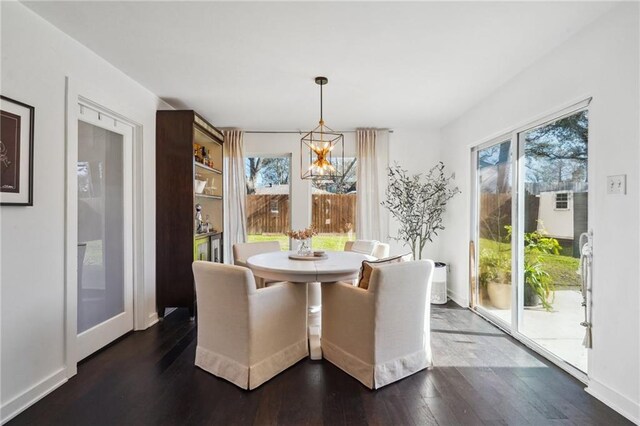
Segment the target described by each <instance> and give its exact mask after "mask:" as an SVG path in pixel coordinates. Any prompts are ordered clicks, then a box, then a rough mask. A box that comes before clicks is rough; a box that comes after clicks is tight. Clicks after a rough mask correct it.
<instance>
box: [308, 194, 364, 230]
mask: <svg viewBox="0 0 640 426" xmlns="http://www.w3.org/2000/svg"><path fill="white" fill-rule="evenodd" d="M311 200H312V202H311V218H312V219H311V225H312V226H313V227H314V228H315V229H316V230H317V231H318V232H319V233H323V234H324V233H328V234H343V233H347V232H349V231H355V230H356V194H314V195H313V196H312V197H311Z"/></svg>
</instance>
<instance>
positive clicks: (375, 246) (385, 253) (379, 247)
mask: <svg viewBox="0 0 640 426" xmlns="http://www.w3.org/2000/svg"><path fill="white" fill-rule="evenodd" d="M354 246H355V250H354ZM358 247H360V249H358ZM390 249H391V247H390V246H389V244H385V243H381V242H378V241H365V240H356V241H346V242H345V243H344V251H358V252H360V253H363V254H368V255H370V256H373V257H375V258H377V259H382V258H384V257H389V251H390Z"/></svg>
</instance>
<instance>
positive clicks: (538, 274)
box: [505, 226, 561, 311]
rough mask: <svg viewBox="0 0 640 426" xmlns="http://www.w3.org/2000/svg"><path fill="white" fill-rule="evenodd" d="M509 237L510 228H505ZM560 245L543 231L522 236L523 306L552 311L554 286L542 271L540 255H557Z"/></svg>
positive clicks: (547, 275) (546, 273) (545, 272)
mask: <svg viewBox="0 0 640 426" xmlns="http://www.w3.org/2000/svg"><path fill="white" fill-rule="evenodd" d="M505 228H507V232H508V234H509V236H511V230H512V229H511V226H506V227H505ZM560 249H561V246H560V243H559V242H558V240H556V239H555V238H550V237H548V236H547V235H546V232H545V231H544V230H536V231H533V232H526V233H525V234H524V265H523V267H524V282H525V286H524V305H525V306H537V305H538V304H540V303H542V306H543V307H544V309H546V310H547V311H550V310H552V309H553V305H552V303H553V301H554V298H555V285H554V283H553V279H552V278H551V276H550V275H549V273H548V272H547V271H545V270H544V262H543V258H542V255H545V254H555V255H557V254H559V253H560Z"/></svg>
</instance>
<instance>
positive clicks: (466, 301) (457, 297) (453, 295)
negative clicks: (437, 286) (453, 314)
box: [447, 288, 469, 308]
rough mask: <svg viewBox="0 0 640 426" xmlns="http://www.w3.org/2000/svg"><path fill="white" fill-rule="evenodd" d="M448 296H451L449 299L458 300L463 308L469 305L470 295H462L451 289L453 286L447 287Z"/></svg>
mask: <svg viewBox="0 0 640 426" xmlns="http://www.w3.org/2000/svg"><path fill="white" fill-rule="evenodd" d="M447 296H449V299H451V300H453V301H454V302H456V303H457V304H458V305H460V306H462V307H463V308H467V307H469V297H468V296H467V295H464V296H463V295H461V294H458V293H456V292H455V291H453V290H451V288H448V289H447Z"/></svg>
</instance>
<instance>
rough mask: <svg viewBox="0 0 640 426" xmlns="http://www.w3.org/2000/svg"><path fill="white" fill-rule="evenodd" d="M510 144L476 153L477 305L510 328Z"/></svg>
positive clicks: (494, 146) (511, 184)
mask: <svg viewBox="0 0 640 426" xmlns="http://www.w3.org/2000/svg"><path fill="white" fill-rule="evenodd" d="M511 151H512V150H511V140H509V139H507V140H503V141H501V142H498V143H495V144H493V145H491V146H488V147H486V148H481V149H478V150H477V151H476V158H475V163H476V198H477V211H476V218H477V221H476V224H475V226H476V233H477V235H476V257H477V265H478V266H477V275H476V276H477V277H478V279H477V284H476V285H477V290H476V298H477V300H476V305H478V306H480V307H482V308H483V309H485V310H487V311H488V312H489V313H490V314H491V315H492V316H494V317H496V318H498V319H499V320H501V321H502V322H504V323H506V324H511V308H512V299H513V296H512V286H511V282H512V277H511V269H512V268H511V262H512V255H511V254H512V243H511V221H512V216H511V212H512V199H513V196H512V195H513V194H512V192H513V191H512V189H513V176H512V170H511V168H512V160H511V158H512V152H511Z"/></svg>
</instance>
